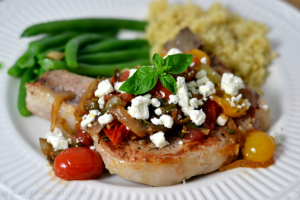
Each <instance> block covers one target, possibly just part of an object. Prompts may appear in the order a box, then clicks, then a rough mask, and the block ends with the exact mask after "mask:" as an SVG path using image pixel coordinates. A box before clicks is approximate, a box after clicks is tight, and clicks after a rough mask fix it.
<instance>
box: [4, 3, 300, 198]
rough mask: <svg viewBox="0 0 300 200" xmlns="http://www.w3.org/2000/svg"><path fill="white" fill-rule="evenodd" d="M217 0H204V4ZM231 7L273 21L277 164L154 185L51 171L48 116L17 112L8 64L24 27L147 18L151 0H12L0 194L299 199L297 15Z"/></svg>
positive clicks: (257, 6)
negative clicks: (43, 147)
mask: <svg viewBox="0 0 300 200" xmlns="http://www.w3.org/2000/svg"><path fill="white" fill-rule="evenodd" d="M212 2H213V0H199V1H198V3H199V4H201V5H202V6H203V7H205V8H207V7H208V6H209V5H210V4H211V3H212ZM221 2H222V4H224V5H225V6H226V7H228V8H229V9H230V10H232V11H233V12H236V13H238V14H240V15H242V16H244V17H246V18H249V19H254V20H257V21H260V22H263V23H265V24H267V26H269V27H270V33H269V38H270V40H271V42H272V46H273V49H274V50H275V51H276V52H277V53H278V55H279V56H278V58H277V59H276V60H274V62H273V63H272V64H271V65H270V66H269V68H268V70H269V75H268V78H267V81H266V83H265V85H264V87H263V90H264V94H265V95H264V97H265V99H266V101H267V102H268V104H269V106H270V109H271V115H272V128H271V129H270V131H276V132H278V133H279V134H280V136H281V139H282V143H283V145H282V146H279V147H277V148H276V151H275V160H276V163H275V164H274V165H272V166H271V167H269V168H267V169H248V168H238V169H234V170H230V171H227V172H223V173H219V172H214V173H212V174H208V175H205V176H198V177H195V178H192V179H190V180H187V183H186V184H184V185H183V184H180V185H175V186H168V187H157V188H152V187H148V186H146V185H142V184H137V183H134V182H131V181H127V180H124V179H122V178H120V177H118V176H117V175H109V174H108V173H106V174H104V175H103V176H101V178H99V179H98V180H91V181H71V182H67V181H63V180H60V179H58V178H56V177H55V176H53V173H51V168H50V167H49V166H48V165H47V161H46V159H45V157H44V156H43V155H42V153H41V152H40V150H39V144H38V138H39V137H44V135H45V133H46V132H47V131H48V130H49V127H50V123H49V122H47V121H46V120H44V119H41V118H38V117H36V116H30V117H27V118H24V117H21V116H20V115H19V113H18V111H17V106H16V105H17V93H18V85H19V80H18V79H14V78H11V77H9V76H8V75H7V73H6V72H7V69H8V68H9V66H11V65H12V64H13V62H15V60H16V59H17V58H18V57H19V56H20V55H21V54H22V53H23V52H24V51H25V49H26V48H27V44H28V41H29V40H28V39H20V37H19V36H20V34H21V32H22V31H23V30H24V29H25V28H26V27H28V26H29V25H32V24H34V23H39V22H44V21H48V20H57V19H68V18H80V17H126V18H137V19H143V18H144V17H145V16H146V13H147V5H148V3H149V1H148V0H145V1H141V0H130V1H128V0H126V1H125V0H124V1H121V0H113V1H112V0H106V1H100V0H89V1H87V0H85V1H80V0H64V1H60V0H44V1H41V0H27V1H24V0H9V1H4V2H1V3H0V62H3V63H5V67H4V69H1V70H0V111H1V112H0V130H1V132H0V152H1V155H0V200H1V199H9V198H11V199H41V198H43V199H104V200H117V199H124V200H127V199H135V200H139V199H149V200H150V199H151V200H156V199H159V200H163V199H168V200H170V199H185V200H194V199H195V200H199V199H222V200H223V199H230V200H231V199H300V156H299V153H300V131H299V130H298V129H299V128H300V114H299V112H300V103H299V101H300V90H299V89H298V86H299V85H300V84H299V83H300V78H299V74H300V54H299V47H300V23H299V21H300V14H299V13H298V12H297V11H296V10H295V9H293V8H292V7H290V6H288V5H286V4H284V3H282V2H279V1H270V0H269V1H259V0H252V1H246V0H223V1H221Z"/></svg>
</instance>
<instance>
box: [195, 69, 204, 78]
mask: <svg viewBox="0 0 300 200" xmlns="http://www.w3.org/2000/svg"><path fill="white" fill-rule="evenodd" d="M203 77H206V71H205V70H204V69H202V70H201V71H199V72H198V73H197V74H196V79H200V78H203Z"/></svg>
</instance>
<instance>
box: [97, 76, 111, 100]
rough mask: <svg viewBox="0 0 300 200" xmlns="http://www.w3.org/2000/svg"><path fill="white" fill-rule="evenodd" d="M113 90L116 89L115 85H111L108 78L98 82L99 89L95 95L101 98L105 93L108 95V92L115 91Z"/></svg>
mask: <svg viewBox="0 0 300 200" xmlns="http://www.w3.org/2000/svg"><path fill="white" fill-rule="evenodd" d="M113 91H114V88H113V86H112V85H111V83H110V82H109V80H108V79H106V80H104V81H101V82H100V83H99V84H98V89H97V90H96V91H95V96H96V97H99V98H100V97H102V96H104V95H107V94H109V93H111V92H113Z"/></svg>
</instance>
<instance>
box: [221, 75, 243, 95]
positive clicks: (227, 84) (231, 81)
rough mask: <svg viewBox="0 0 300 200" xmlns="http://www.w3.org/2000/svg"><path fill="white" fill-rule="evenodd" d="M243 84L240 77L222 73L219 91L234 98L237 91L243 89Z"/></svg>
mask: <svg viewBox="0 0 300 200" xmlns="http://www.w3.org/2000/svg"><path fill="white" fill-rule="evenodd" d="M244 87H245V86H244V83H243V81H242V79H241V78H240V77H237V76H234V75H233V74H231V73H224V74H223V76H222V80H221V89H222V90H224V91H225V93H226V94H229V95H232V96H235V95H237V94H238V92H239V89H242V88H244Z"/></svg>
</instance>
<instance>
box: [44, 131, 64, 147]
mask: <svg viewBox="0 0 300 200" xmlns="http://www.w3.org/2000/svg"><path fill="white" fill-rule="evenodd" d="M46 140H47V142H48V143H50V144H52V146H53V148H54V150H58V149H67V148H69V143H68V140H66V139H65V138H64V136H63V135H62V132H60V133H59V134H53V133H52V132H48V133H47V134H46Z"/></svg>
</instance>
